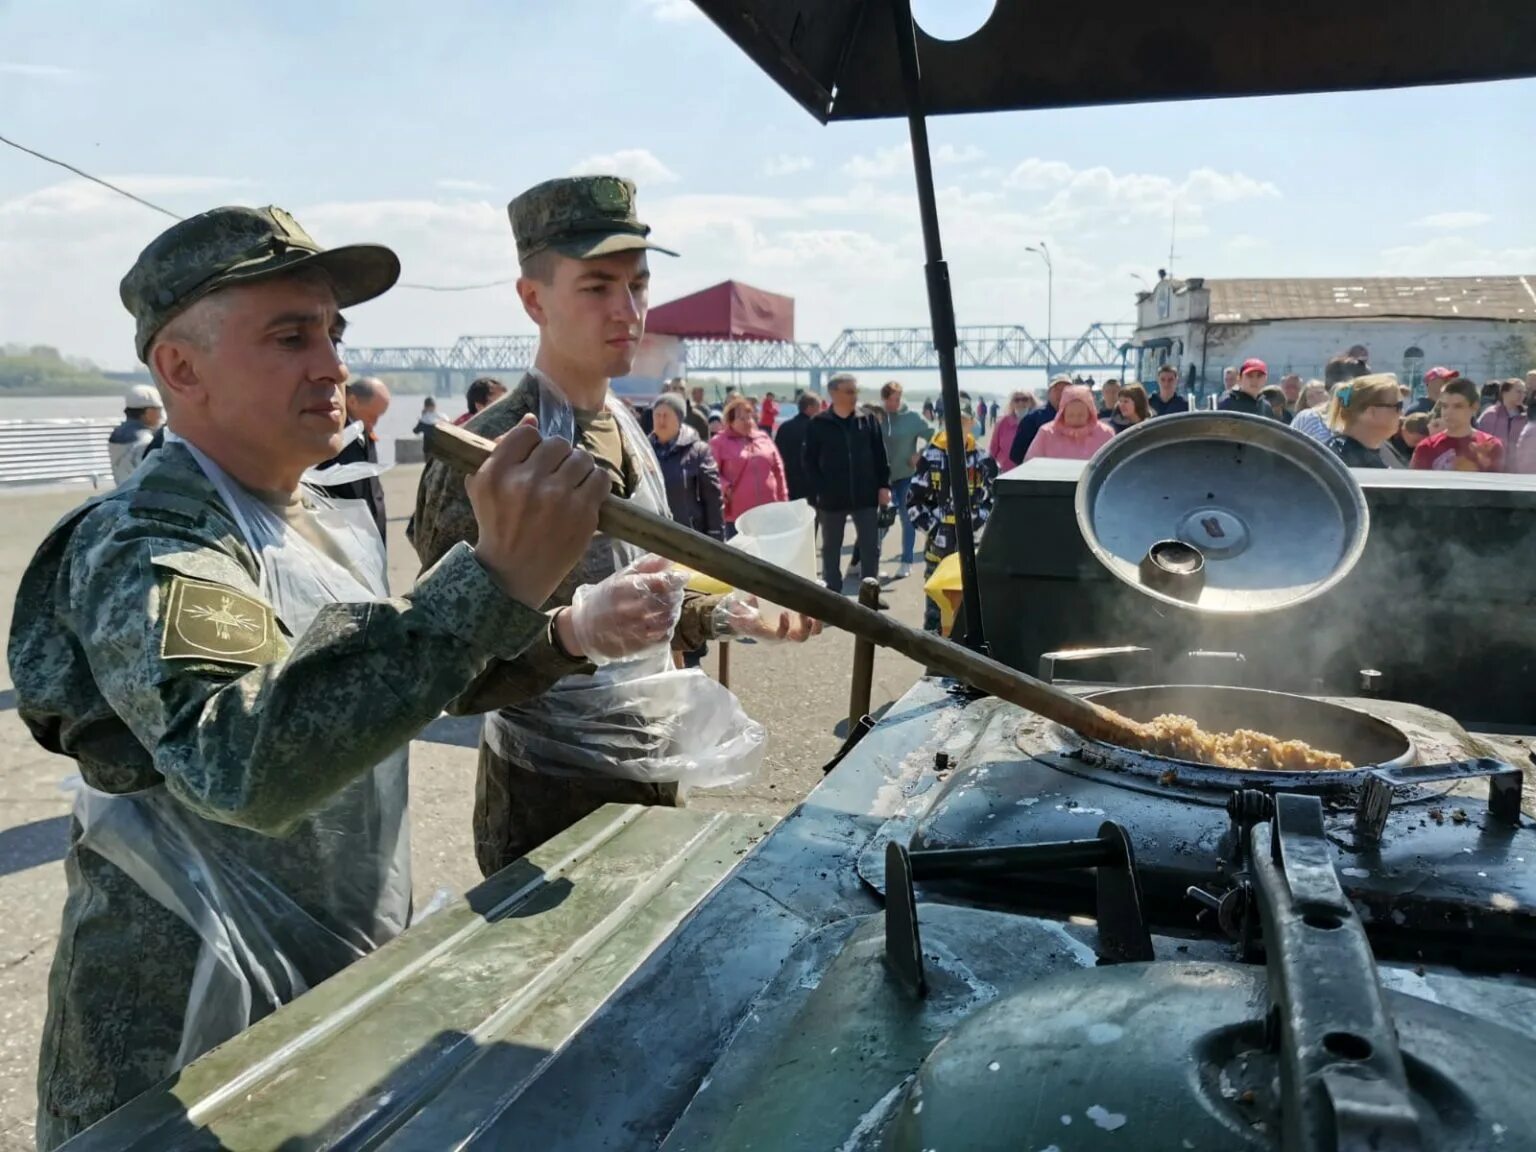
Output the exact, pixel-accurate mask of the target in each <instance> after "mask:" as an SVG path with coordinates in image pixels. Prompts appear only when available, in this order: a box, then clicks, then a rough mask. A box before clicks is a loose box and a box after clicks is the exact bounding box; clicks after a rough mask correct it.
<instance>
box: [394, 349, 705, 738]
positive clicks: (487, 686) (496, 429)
mask: <svg viewBox="0 0 1536 1152" xmlns="http://www.w3.org/2000/svg"><path fill="white" fill-rule="evenodd" d="M538 411H539V385H538V380H537V379H536V378H535V377H534V376H532V375H526V376H524V377H523V379H522V380H521V381H520V382H519V383H518V385H517V386H516V387H515V388H513V389H512V391H510V392H509V393H507V395H505V396H503V397H502V398H501V399H500V400H498V401H496V403H494V404H492V405H490V406H489V407H487V408H484V409H482V410H481V411H479V412H477V413H476V414H475V416H474V418H473V419H472V420H470V421H469V422H468V423H466V424H465V425H464V427H465V428H466V429H467V430H469V431H470V432H475V433H478V434H479V435H481V436H485V437H487V438H488V439H492V440H494V439H496V437H498V436H501V435H504V434H505V433H507V432H509V431H511V430H512V429H513V428H515V427H516V426H517V424H518V423H519V422H520V421H521V420H522V418H523V417H524V416H526V415H528V414H529V413H533V414H534V415H538ZM583 447H585V445H583ZM622 467H623V471H624V473H625V475H626V476H630V477H631V478H632V476H633V466H632V465H631V464H630V463H629V461H627V460H626V461H624V462H622ZM615 494H616V495H620V496H624V495H628V493H626V492H617V493H615ZM407 535H408V536H409V537H410V540H411V544H412V545H413V546H414V547H415V549H416V555H417V556H418V557H420V559H421V564H422V567H423V568H427V567H430V566H431V565H433V564H436V563H437V562H438V561H439V560H440V559H441V558H442V557H443V556H445V555H447V554H448V552H449V551H450V550H452V549H453V548H455V547H458V546H460V545H462V544H466V543H468V544H473V543H474V542H475V540H476V539H477V538H478V535H479V530H478V528H477V526H476V524H475V513H474V509H473V508H471V507H470V504H469V495H468V493H467V492H466V491H465V488H464V477H463V476H461V475H460V474H459V473H457V472H455V471H454V470H453V469H452V468H450V467H448V466H447V465H446V464H443V463H442V462H441V461H438V460H430V459H429V460H428V461H427V466H426V469H425V470H424V471H423V472H422V475H421V484H420V486H419V487H418V489H417V493H416V514H415V515H414V516H413V517H412V518H411V526H410V528H408V529H407ZM612 572H613V555H612V547H611V545H610V543H609V541H608V538H607V537H606V536H594V537H593V538H592V546H591V547H590V548H588V549H587V554H586V556H585V557H584V558H583V560H582V562H581V563H580V564H578V565H577V566H576V567H575V568H573V569H571V571H570V573H569V574H568V575H567V576H566V578H565V579H564V580H562V581H561V582H560V586H559V587H558V588H557V589H555V592H554V595H552V596H551V597H550V598H549V600H548V601H547V602H546V603H545V605H544V607H545V608H546V609H552V608H556V607H559V606H561V605H565V604H569V603H570V602H571V598H572V597H573V596H574V595H575V594H576V589H577V588H579V587H580V586H581V585H583V584H596V583H597V582H598V581H600V580H602V579H603V578H605V577H607V576H609V575H611V574H612ZM718 603H719V597H717V596H703V595H698V594H695V593H689V594H688V596H687V597H686V598H685V600H684V602H683V613H682V617H681V618H680V619H679V620H678V624H677V630H676V632H675V633H674V634H673V639H672V646H673V647H674V648H676V649H680V650H683V651H687V650H691V649H694V648H697V647H699V646H700V645H702V644H704V643H706V642H707V641H709V640H713V639H714V638H715V635H714V632H713V630H712V628H711V626H710V617H711V614H712V613H713V611H714V608H715V605H716V604H718ZM592 670H593V666H592V665H591V664H590V663H588V662H586V661H583V660H571V659H570V658H568V657H566V656H564V655H562V654H561V652H560V650H559V649H558V648H556V647H555V646H554V644H553V643H552V642H551V641H550V639H549V637H548V636H545V637H544V638H543V639H541V640H538V641H536V642H535V643H534V644H533V645H531V646H530V647H529V648H528V650H527V651H526V652H524V653H523V655H522V656H521V657H519V658H518V659H517V660H516V661H513V662H511V663H500V664H495V665H492V666H491V667H489V668H487V669H486V672H485V674H484V675H483V676H481V677H480V678H479V679H478V680H477V681H476V682H475V683H474V684H473V685H472V686H471V687H470V688H469V690H468V691H466V692H465V693H464V695H463V696H462V697H461V698H460V699H459V700H457V701H455V702H454V704H453V705H451V706H450V711H454V710H457V711H462V712H471V713H472V712H489V711H493V710H494V709H497V708H503V707H506V706H508V705H511V704H521V703H523V702H524V701H526V700H531V699H532V698H533V697H535V696H537V695H539V694H540V693H541V692H543V691H544V690H545V689H546V688H548V687H549V686H550V685H552V684H553V683H554V682H555V681H556V680H559V679H561V678H562V677H565V676H569V675H572V674H575V673H590V672H592Z"/></svg>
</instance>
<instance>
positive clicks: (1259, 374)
mask: <svg viewBox="0 0 1536 1152" xmlns="http://www.w3.org/2000/svg"><path fill="white" fill-rule="evenodd" d="M1268 382H1269V365H1268V364H1266V363H1264V361H1262V360H1255V359H1248V360H1244V361H1243V367H1242V370H1241V371H1240V372H1239V373H1238V374H1237V387H1236V388H1234V389H1232V391H1231V392H1228V393H1227V394H1226V395H1225V396H1223V397H1222V398H1221V400H1220V401H1219V402H1218V403H1217V405H1216V407H1217V408H1219V409H1221V411H1223V412H1246V413H1248V414H1249V415H1250V416H1269V417H1271V418H1273V417H1274V413H1273V412H1271V411H1270V409H1269V405H1268V404H1265V403H1264V402H1263V401H1262V400H1260V399H1259V393H1260V392H1262V391H1263V390H1264V386H1265V385H1266V384H1267V383H1268Z"/></svg>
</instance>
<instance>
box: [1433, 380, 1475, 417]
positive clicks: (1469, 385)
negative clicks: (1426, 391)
mask: <svg viewBox="0 0 1536 1152" xmlns="http://www.w3.org/2000/svg"><path fill="white" fill-rule="evenodd" d="M1447 396H1460V397H1461V398H1462V399H1463V400H1465V401H1466V402H1467V403H1468V404H1470V405H1472V408H1473V410H1474V411H1475V410H1476V409H1477V401H1478V390H1477V385H1476V384H1474V383H1473V382H1472V381H1470V380H1468V379H1467V378H1466V377H1465V376H1458V377H1456V379H1454V380H1447V381H1446V382H1445V387H1444V388H1443V389H1441V391H1440V399H1441V400H1444V399H1445V398H1446V397H1447Z"/></svg>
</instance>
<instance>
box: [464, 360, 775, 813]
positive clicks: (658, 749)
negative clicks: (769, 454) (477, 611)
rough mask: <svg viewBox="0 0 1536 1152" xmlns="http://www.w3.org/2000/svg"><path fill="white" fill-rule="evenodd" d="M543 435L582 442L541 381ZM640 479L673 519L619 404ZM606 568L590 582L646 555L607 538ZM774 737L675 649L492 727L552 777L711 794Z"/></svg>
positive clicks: (756, 766) (505, 752)
mask: <svg viewBox="0 0 1536 1152" xmlns="http://www.w3.org/2000/svg"><path fill="white" fill-rule="evenodd" d="M538 380H539V431H540V432H541V433H542V434H543V435H545V436H560V437H563V438H565V439H570V440H572V441H573V442H574V438H575V435H576V418H575V413H574V411H573V410H572V408H571V405H570V403H569V401H567V400H566V399H565V397H564V396H563V395H562V394H561V392H560V390H559V389H558V388H556V387H555V386H554V384H553V383H552V382H550V381H549V380H548V379H547V378H546V377H544V376H542V375H539V376H538ZM607 406H608V411H610V412H611V413H613V416H614V420H615V421H616V422H617V424H618V428H619V433H620V435H621V437H622V438H623V441H624V448H625V454H626V455H627V456H628V457H629V459H630V460H631V461H632V462H633V465H634V468H635V470H636V473H637V476H638V483H637V484H636V486H635V491H634V494H633V495H632V496H631V497H630V499H631V500H632V501H634V502H635V503H636V504H637V505H639V506H640V507H642V508H645V509H646V510H647V511H650V512H654V513H656V514H657V515H660V516H668V515H670V510H669V508H668V505H667V493H666V486H665V484H664V482H663V481H662V478H661V466H660V464H658V463H657V461H656V455H655V453H654V452H653V451H652V450H651V445H650V442H649V440H647V439H646V436H645V433H643V432H642V431H641V430H640V425H639V424H638V423H636V421H635V418H634V417H633V416H631V415H630V414H629V411H628V410H627V409H626V408H625V407H624V405H623V404H622V403H620V402H619V401H618V400H616V399H614V398H613V397H612V396H609V398H608V400H607ZM593 547H594V549H600V550H603V555H602V556H601V557H600V559H601V563H599V564H594V563H593V562H592V560H593V557H592V554H590V553H589V556H588V561H587V563H586V565H585V574H586V576H587V578H588V579H589V580H592V579H599V580H600V579H603V578H606V577H607V576H608V575H610V574H611V573H613V572H615V571H618V570H620V569H623V568H625V567H628V566H629V565H630V564H633V563H634V562H636V561H637V560H639V559H640V558H641V556H642V555H643V552H642V551H641V550H640V549H638V548H635V547H633V546H632V545H629V544H625V543H624V542H623V541H619V540H613V539H611V538H609V537H599V538H597V540H596V541H595V542H594V545H593ZM766 737H767V734H766V732H765V731H764V730H763V727H762V725H760V724H757V723H755V722H754V721H752V720H751V719H749V718H748V716H747V714H746V712H745V711H743V709H742V707H741V703H740V701H738V700H737V699H736V697H735V696H733V695H732V694H731V692H730V690H729V689H728V688H724V687H722V686H721V685H720V684H718V683H717V682H715V681H713V680H711V679H710V678H709V677H708V676H706V675H705V674H704V673H703V672H701V671H699V670H698V669H686V670H679V669H677V668H675V667H674V666H673V663H672V654H671V651H670V649H669V648H668V647H666V646H661V647H658V648H657V649H655V650H654V651H651V652H646V653H643V654H641V655H639V656H637V657H635V658H634V659H629V660H624V661H619V662H615V663H611V664H606V665H604V666H603V667H601V668H599V669H598V670H597V671H596V673H594V674H593V675H591V676H580V675H578V676H567V677H565V678H564V679H562V680H560V681H559V682H557V683H556V684H554V685H553V686H552V687H550V688H549V689H548V690H546V691H545V692H544V693H543V694H542V695H540V696H539V697H537V698H535V699H533V700H530V701H527V702H526V703H524V704H520V705H517V706H514V707H510V708H503V709H502V710H501V711H499V712H495V713H491V714H489V715H487V716H486V718H485V742H486V744H487V745H488V746H489V747H490V748H491V750H492V751H494V752H495V753H496V754H497V755H499V756H502V757H505V758H506V759H509V760H515V761H517V762H519V763H521V764H523V765H525V766H527V767H528V768H531V769H532V770H534V771H536V772H541V773H544V774H546V775H551V776H599V777H620V778H623V779H628V780H644V781H647V782H650V783H658V784H660V783H680V784H683V785H685V786H688V787H695V788H708V787H720V786H724V785H727V784H734V783H738V782H740V781H742V780H745V779H748V778H750V777H752V776H753V775H755V774H756V773H757V772H758V771H759V770H760V769H761V767H762V763H763V755H764V744H765V741H766Z"/></svg>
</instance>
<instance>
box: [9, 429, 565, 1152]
mask: <svg viewBox="0 0 1536 1152" xmlns="http://www.w3.org/2000/svg"><path fill="white" fill-rule="evenodd" d="M548 627H549V626H548V620H547V618H546V617H545V616H544V615H543V614H542V613H540V612H537V611H535V610H534V609H531V608H528V607H525V606H524V605H521V604H518V603H516V602H515V601H512V600H510V599H508V598H507V597H506V596H505V594H504V593H502V592H501V591H500V589H499V588H498V587H497V586H496V585H495V584H494V582H493V581H492V579H491V577H490V575H489V574H488V573H487V572H486V571H485V570H484V569H482V568H481V567H480V565H479V563H478V561H476V559H475V557H474V555H473V553H472V552H471V551H470V550H469V549H468V548H457V549H453V550H451V551H450V552H449V553H448V554H447V555H445V556H444V557H443V559H442V561H441V563H439V564H438V565H436V566H435V567H434V568H433V570H432V571H430V572H428V573H426V574H425V575H424V576H423V577H422V578H421V580H420V581H419V582H418V583H417V585H416V587H415V588H414V589H413V590H412V591H411V592H410V593H408V594H407V595H406V596H405V597H403V598H401V599H392V600H378V601H373V602H371V603H349V604H334V605H329V606H326V607H324V608H322V609H321V610H320V613H319V615H318V616H316V617H315V619H314V621H313V622H312V623H311V625H310V626H309V628H308V629H307V630H306V631H305V632H304V633H303V634H302V635H300V636H289V635H286V634H285V633H284V631H283V629H282V626H281V623H280V622H279V621H278V620H277V619H276V617H275V615H274V614H273V612H272V609H271V608H270V606H269V605H268V604H267V603H266V602H265V600H264V599H263V596H262V592H261V587H260V584H259V581H258V576H257V565H256V561H255V558H254V556H253V555H252V553H251V552H250V550H249V549H248V548H247V546H246V545H245V543H244V542H243V540H242V538H241V535H240V532H239V529H238V527H237V525H236V524H235V522H234V520H233V519H232V518H231V516H230V514H229V512H228V511H227V510H226V508H225V507H224V505H223V504H222V503H221V501H220V499H219V497H218V495H217V493H216V492H215V490H214V488H213V486H212V485H211V484H210V483H209V482H208V480H207V479H206V478H205V477H204V476H203V474H202V472H201V470H200V469H199V468H198V467H197V465H196V463H195V462H194V461H193V459H192V457H191V455H190V454H189V453H188V452H187V451H186V449H185V448H183V447H181V446H180V445H175V444H171V445H167V446H166V448H165V449H164V450H163V451H162V452H160V453H157V454H156V455H155V456H153V457H151V462H150V463H149V464H148V465H147V466H146V467H144V468H143V469H141V470H140V471H139V472H138V473H137V474H135V476H133V477H132V478H130V480H129V481H128V482H127V483H126V484H125V485H124V486H123V487H121V488H119V489H117V490H115V491H114V492H112V493H110V494H107V495H105V496H103V497H101V498H98V499H96V500H93V501H90V502H89V503H87V504H85V505H84V506H83V507H81V508H79V509H76V510H75V511H74V512H72V513H71V514H70V515H69V516H67V517H66V518H65V519H64V520H63V521H62V522H61V523H60V524H59V525H58V526H56V527H55V528H54V529H53V531H52V532H51V533H50V534H49V535H48V537H47V538H46V539H45V540H44V541H43V543H42V545H41V546H40V547H39V549H38V551H37V553H36V555H35V556H34V557H33V558H32V561H31V563H30V564H29V565H28V567H27V570H26V572H25V573H24V574H23V576H22V579H21V583H20V587H19V590H18V593H17V599H16V608H15V614H14V618H13V623H12V627H11V637H10V650H9V659H10V667H11V674H12V677H13V679H14V681H15V685H16V695H17V701H18V711H19V713H20V715H21V718H22V720H23V721H24V722H25V723H26V725H27V727H28V728H29V729H30V730H31V732H32V734H33V736H34V737H35V738H36V739H37V740H38V742H39V743H41V744H42V745H43V746H44V747H45V748H47V749H49V750H50V751H53V752H58V753H61V754H63V755H66V756H70V757H72V758H74V759H75V760H76V761H78V763H79V767H80V772H81V775H82V776H83V777H84V778H85V780H86V782H87V783H89V784H90V785H92V786H93V787H94V788H96V789H98V790H101V791H104V792H110V793H127V792H135V791H141V790H145V789H158V788H159V787H160V786H163V789H164V794H166V795H168V796H169V797H170V798H171V799H172V800H173V801H174V802H175V803H176V804H177V805H179V806H180V809H181V810H184V811H185V812H186V813H188V814H189V818H190V819H192V820H194V821H199V822H200V823H199V825H198V827H199V829H200V834H201V833H206V835H205V836H204V839H205V840H211V842H213V843H215V844H216V845H217V852H218V854H219V858H221V859H225V860H229V861H234V862H236V863H238V864H242V865H244V866H246V867H247V868H249V869H250V870H252V871H255V872H258V873H260V874H262V875H265V876H267V877H270V878H271V880H272V882H273V885H274V887H276V888H278V889H280V890H281V891H282V892H283V893H284V895H285V896H287V897H289V898H291V900H292V901H293V903H294V905H295V906H296V907H298V908H300V909H302V910H303V911H304V912H306V913H308V914H310V915H312V916H314V917H316V918H322V919H323V918H326V917H328V915H329V914H328V913H326V912H321V911H313V909H322V908H325V909H329V908H334V907H335V904H336V900H335V896H334V894H335V892H336V890H337V889H338V888H345V889H346V890H347V891H348V893H349V897H348V899H350V900H354V901H355V904H356V910H357V911H358V913H359V915H360V916H366V914H367V911H368V902H369V895H370V885H374V879H373V877H371V876H370V875H369V874H368V870H371V869H373V868H374V863H373V859H372V857H373V856H374V854H375V853H376V852H377V851H383V850H387V849H388V848H389V846H390V845H392V844H393V843H394V842H395V841H394V840H393V839H391V838H392V837H396V838H397V837H400V836H403V835H405V834H406V830H405V829H404V828H403V827H400V828H380V827H374V826H373V824H376V823H377V821H373V822H372V823H370V821H369V819H368V812H367V811H359V810H358V801H357V796H358V793H357V792H355V791H354V789H359V788H361V787H362V785H363V784H365V783H366V781H364V780H363V777H364V776H365V775H367V773H368V772H369V770H370V769H371V768H372V767H373V766H374V765H375V764H377V763H378V762H380V761H381V760H383V759H384V758H385V757H387V756H388V755H389V754H390V753H392V752H394V751H395V750H397V749H398V748H400V747H401V746H402V745H403V744H405V743H406V742H407V741H409V740H410V738H411V737H412V736H414V735H415V734H416V733H417V731H419V730H420V729H421V727H422V726H423V725H425V724H426V723H427V722H428V721H430V720H431V719H433V718H434V717H435V716H437V715H438V713H439V712H440V711H441V710H442V709H443V707H444V706H445V705H447V704H448V703H449V702H450V701H452V700H453V699H454V698H455V697H456V696H458V695H459V694H460V693H461V692H463V690H464V689H465V687H466V686H467V685H468V684H469V683H470V682H471V680H472V679H473V678H474V677H476V676H477V675H479V674H480V673H481V672H482V671H483V670H484V668H485V667H486V665H487V664H488V663H489V662H491V661H492V660H495V659H498V658H500V659H508V658H511V657H515V656H517V655H518V654H519V653H520V652H521V651H522V650H523V649H524V648H525V647H527V645H528V644H529V643H530V642H532V641H534V640H536V639H537V638H539V637H543V636H547V634H548ZM154 794H158V792H157V793H154ZM338 828H340V829H343V830H345V831H346V833H347V834H346V835H344V836H338V835H337V834H336V831H337V829H338ZM79 836H80V829H79V826H78V824H75V825H73V826H72V834H71V840H72V847H71V849H70V852H69V854H68V856H67V857H66V859H65V870H66V875H67V877H68V881H69V894H68V897H67V900H66V904H65V910H64V919H63V926H62V929H61V932H60V936H59V944H58V951H57V953H56V955H55V958H54V966H53V972H52V975H51V977H50V983H49V1003H48V1015H47V1021H46V1024H45V1028H44V1036H43V1047H42V1056H41V1062H40V1067H39V1089H40V1096H41V1100H40V1105H41V1107H40V1110H39V1126H38V1131H39V1140H40V1146H42V1147H44V1148H47V1147H51V1146H52V1145H54V1144H56V1143H58V1142H59V1141H60V1140H62V1139H65V1138H67V1137H69V1136H71V1135H73V1134H74V1133H75V1132H78V1131H79V1130H81V1129H82V1128H84V1127H85V1126H87V1125H89V1124H90V1123H92V1122H94V1121H95V1120H97V1119H99V1118H100V1117H101V1116H103V1115H105V1114H106V1113H107V1112H108V1111H111V1110H112V1109H113V1108H115V1107H117V1106H119V1105H121V1104H123V1103H124V1102H126V1101H127V1100H128V1099H130V1098H131V1097H133V1096H135V1095H137V1094H138V1093H140V1092H142V1091H143V1090H144V1089H146V1088H148V1087H149V1086H150V1085H152V1084H154V1083H155V1082H156V1081H158V1080H159V1079H161V1078H162V1077H163V1076H165V1075H166V1073H167V1072H168V1071H170V1065H171V1062H172V1058H173V1057H174V1055H175V1053H176V1051H177V1048H178V1045H179V1042H180V1039H181V1036H180V1031H181V1022H182V1019H183V1016H184V1013H185V1008H186V1004H187V999H188V994H189V990H190V989H191V987H192V983H193V978H194V968H195V964H196V960H197V955H198V950H199V940H198V937H197V935H196V934H195V933H194V932H193V931H192V930H191V929H190V928H189V927H187V925H186V924H184V923H183V922H182V921H181V920H180V919H179V918H178V917H177V916H176V914H175V913H173V912H171V911H170V910H168V909H167V908H166V907H164V906H163V905H161V904H159V903H157V902H156V901H155V900H154V899H153V898H151V897H150V896H149V895H148V893H146V892H145V891H144V890H143V889H142V888H140V887H139V886H138V885H137V884H135V883H134V882H133V881H132V880H130V879H129V878H128V876H127V875H126V874H125V873H123V872H122V871H120V870H119V869H117V868H116V867H114V866H113V865H112V864H110V863H108V862H107V861H106V860H105V859H104V858H103V857H101V856H99V855H97V854H96V853H95V852H93V851H91V850H89V849H88V848H82V847H81V846H80V845H79V844H78V843H75V841H77V840H78V839H79ZM360 869H361V870H363V875H362V876H361V877H359V876H358V875H357V873H358V872H359V870H360ZM375 886H376V885H375ZM407 890H408V882H407ZM331 919H332V921H334V918H331ZM272 927H273V930H274V931H277V932H280V931H281V927H282V926H278V925H273V926H272ZM327 928H328V931H331V932H337V933H342V932H345V931H346V928H345V926H343V925H339V924H335V923H334V922H332V923H329V924H327ZM382 942H383V941H382V940H374V941H372V943H373V944H378V943H382ZM343 963H345V958H344V957H341V956H338V955H337V954H334V953H333V954H331V955H327V956H319V955H313V954H303V955H300V956H299V957H298V964H297V967H298V969H299V971H298V973H297V975H298V976H299V977H300V978H301V980H302V983H303V984H307V985H310V986H312V985H313V984H314V983H316V982H318V981H319V980H321V979H324V978H325V977H326V976H328V975H330V974H331V973H332V972H333V971H335V969H336V968H338V967H340V966H341V964H343ZM295 990H298V989H295ZM278 995H279V996H280V998H282V999H287V998H289V996H290V995H291V992H285V991H284V990H282V989H279V991H278ZM266 1011H270V1005H266V1006H263V1005H254V1006H253V1012H252V1016H253V1017H257V1016H260V1015H262V1014H264V1013H265V1012H266Z"/></svg>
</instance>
